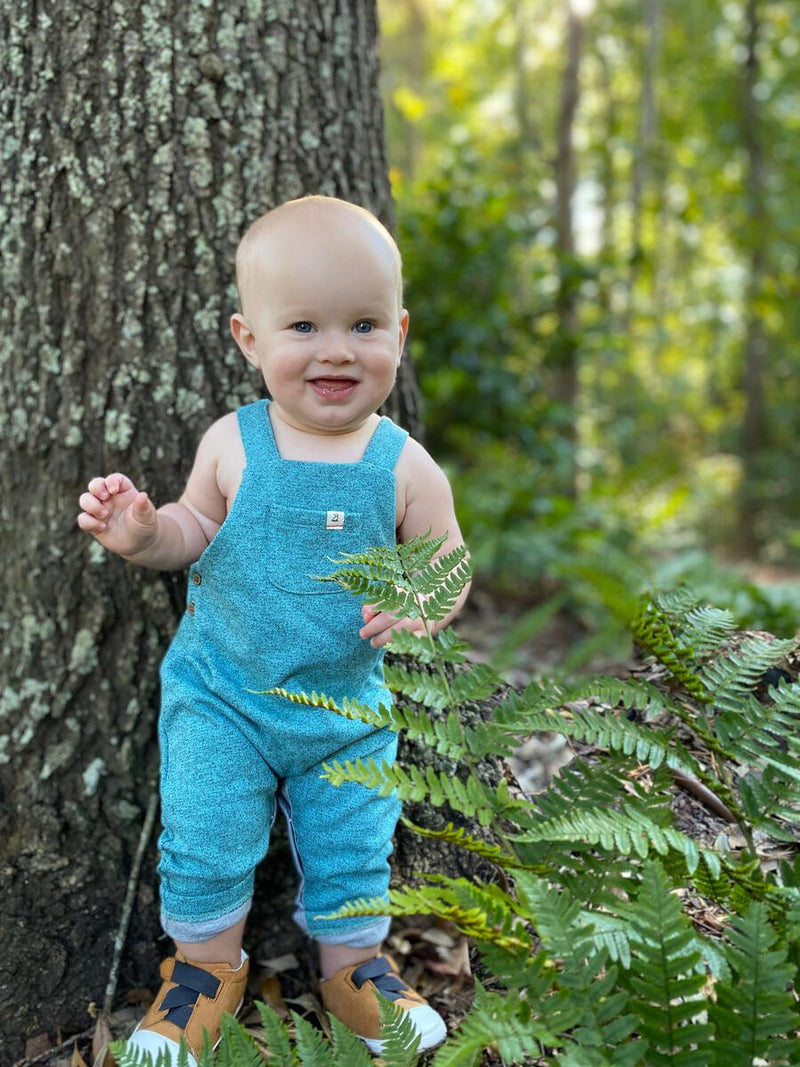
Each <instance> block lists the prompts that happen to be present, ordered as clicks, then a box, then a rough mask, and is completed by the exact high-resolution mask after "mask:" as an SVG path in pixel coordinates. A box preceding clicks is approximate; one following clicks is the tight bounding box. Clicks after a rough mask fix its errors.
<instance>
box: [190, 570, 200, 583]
mask: <svg viewBox="0 0 800 1067" xmlns="http://www.w3.org/2000/svg"><path fill="white" fill-rule="evenodd" d="M202 580H203V576H202V574H198V573H197V571H195V572H194V574H193V575H192V581H193V582H194V584H195V585H200V583H201V582H202Z"/></svg>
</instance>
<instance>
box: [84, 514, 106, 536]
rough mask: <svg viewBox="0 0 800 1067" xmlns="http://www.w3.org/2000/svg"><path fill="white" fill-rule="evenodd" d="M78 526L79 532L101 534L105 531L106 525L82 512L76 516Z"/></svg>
mask: <svg viewBox="0 0 800 1067" xmlns="http://www.w3.org/2000/svg"><path fill="white" fill-rule="evenodd" d="M78 526H79V527H80V529H81V530H85V531H86V532H87V533H93V534H99V533H103V532H104V531H105V529H106V523H105V522H104V521H103V520H102V519H96V518H95V517H94V515H90V514H89V513H88V512H86V511H82V512H81V513H80V515H79V516H78Z"/></svg>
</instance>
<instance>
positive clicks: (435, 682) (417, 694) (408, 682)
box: [383, 663, 450, 708]
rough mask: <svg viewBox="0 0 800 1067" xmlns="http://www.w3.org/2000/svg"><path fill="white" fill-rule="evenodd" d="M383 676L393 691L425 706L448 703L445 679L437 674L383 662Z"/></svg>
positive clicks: (440, 705) (437, 706)
mask: <svg viewBox="0 0 800 1067" xmlns="http://www.w3.org/2000/svg"><path fill="white" fill-rule="evenodd" d="M383 677H384V681H385V683H386V685H387V687H388V688H389V689H390V690H391V691H392V692H393V693H402V694H403V696H405V697H408V699H409V700H413V701H415V702H416V703H417V704H423V705H424V706H425V707H426V708H445V707H447V705H448V704H449V703H450V690H449V687H448V684H447V681H446V680H445V679H444V678H442V677H441V676H440V675H438V674H427V673H425V672H423V671H416V670H412V669H411V668H409V667H405V666H402V665H401V664H399V663H385V664H384V666H383Z"/></svg>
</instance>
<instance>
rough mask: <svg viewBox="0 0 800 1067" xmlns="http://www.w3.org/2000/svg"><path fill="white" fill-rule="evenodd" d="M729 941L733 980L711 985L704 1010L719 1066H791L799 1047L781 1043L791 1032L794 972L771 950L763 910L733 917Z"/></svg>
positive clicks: (773, 939)
mask: <svg viewBox="0 0 800 1067" xmlns="http://www.w3.org/2000/svg"><path fill="white" fill-rule="evenodd" d="M729 938H730V944H729V945H728V946H726V949H725V955H726V956H727V959H728V962H729V964H730V966H731V968H732V970H733V971H734V973H735V975H736V979H735V981H734V982H730V983H727V982H726V983H723V982H719V983H718V984H717V986H716V994H717V998H716V1003H714V1004H712V1006H711V1008H710V1010H709V1018H710V1021H711V1023H712V1025H713V1027H714V1029H715V1032H716V1045H717V1046H718V1050H717V1053H718V1057H719V1062H720V1063H721V1062H722V1061H723V1058H724V1057H726V1056H727V1057H736V1056H740V1057H742V1060H743V1062H747V1063H752V1062H754V1061H755V1059H756V1058H760V1059H764V1060H768V1061H770V1062H771V1061H773V1060H775V1059H777V1060H783V1061H785V1062H796V1058H797V1054H798V1051H799V1050H800V1043H798V1042H797V1041H789V1040H787V1039H786V1038H785V1037H784V1035H786V1034H788V1033H791V1032H792V1031H794V1030H795V1029H796V1028H797V1016H796V1014H795V1013H794V1011H793V1010H792V1008H793V1005H794V998H793V996H792V993H791V988H792V983H793V982H794V980H795V977H796V971H795V968H794V967H793V966H792V965H791V964H790V963H789V962H788V960H787V953H786V948H785V947H783V946H782V947H779V948H776V944H777V941H778V935H777V934H776V933H775V931H774V930H773V929H772V927H771V926H770V923H769V912H768V908H767V906H766V904H758V903H756V904H753V905H752V906H751V907H750V909H749V910H748V912H747V914H746V915H744V916H735V917H734V918H733V921H732V924H731V928H730V931H729ZM727 1062H729V1063H730V1062H731V1060H730V1059H728V1060H727ZM734 1062H735V1060H734Z"/></svg>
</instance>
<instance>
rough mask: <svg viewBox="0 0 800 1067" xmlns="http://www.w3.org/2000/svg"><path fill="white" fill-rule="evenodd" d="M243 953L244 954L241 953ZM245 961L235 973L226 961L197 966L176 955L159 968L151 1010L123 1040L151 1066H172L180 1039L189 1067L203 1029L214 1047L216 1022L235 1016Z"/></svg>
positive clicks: (193, 1062)
mask: <svg viewBox="0 0 800 1067" xmlns="http://www.w3.org/2000/svg"><path fill="white" fill-rule="evenodd" d="M243 955H244V954H243ZM248 968H249V960H248V959H247V957H246V956H245V957H244V959H243V960H242V963H241V965H240V966H239V967H238V968H237V969H235V970H234V968H233V967H231V966H230V965H229V964H227V963H199V962H196V961H192V960H187V959H186V957H185V956H183V955H181V953H180V952H177V953H176V954H175V956H174V957H173V956H169V957H168V958H167V959H165V960H164V961H163V962H162V964H161V968H160V971H161V977H162V978H163V979H164V981H163V983H162V985H161V988H160V989H159V991H158V994H157V996H156V998H155V1000H154V1001H153V1003H152V1005H151V1007H150V1010H149V1011H148V1012H147V1014H146V1015H145V1017H144V1018H143V1019H142V1021H141V1022H140V1023H139V1025H138V1026H137V1027H136V1029H135V1030H134V1032H133V1033H132V1034H131V1036H130V1038H129V1039H128V1045H129V1046H130V1047H132V1048H135V1049H142V1050H144V1051H146V1052H149V1053H150V1054H151V1056H152V1057H153V1063H155V1062H156V1060H157V1058H158V1055H159V1054H163V1057H162V1062H163V1063H164V1064H165V1065H166V1064H177V1062H178V1051H179V1049H180V1043H181V1039H182V1038H185V1039H186V1044H187V1046H188V1048H189V1052H190V1054H191V1055H190V1056H189V1067H197V1063H196V1060H195V1057H196V1056H198V1055H199V1053H200V1050H201V1049H202V1047H203V1033H204V1031H206V1030H207V1031H208V1036H209V1039H210V1041H211V1046H212V1048H213V1047H215V1046H216V1045H217V1044H218V1043H219V1038H220V1024H221V1021H222V1016H223V1014H224V1013H225V1012H226V1011H227V1012H230V1013H231V1014H232V1015H235V1014H236V1012H237V1011H238V1010H239V1008H240V1007H241V1006H242V1001H243V1000H244V994H245V990H246V989H247V972H248Z"/></svg>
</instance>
